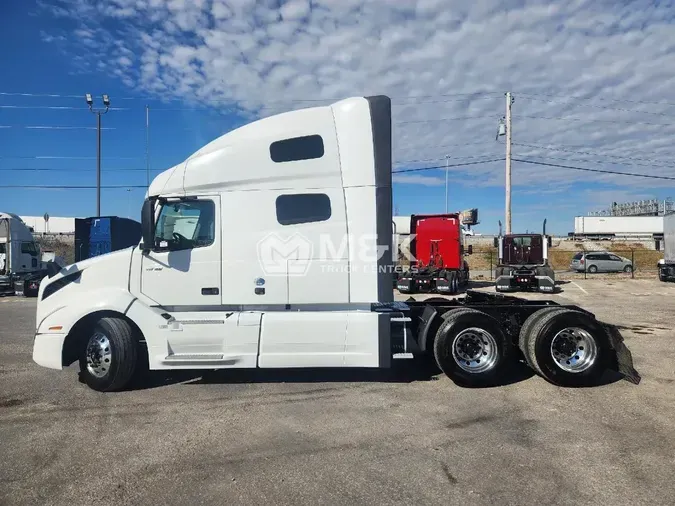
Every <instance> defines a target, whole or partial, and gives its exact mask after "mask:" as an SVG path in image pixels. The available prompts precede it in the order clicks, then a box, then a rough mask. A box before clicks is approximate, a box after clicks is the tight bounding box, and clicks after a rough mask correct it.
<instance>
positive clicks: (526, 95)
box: [518, 93, 671, 117]
mask: <svg viewBox="0 0 675 506" xmlns="http://www.w3.org/2000/svg"><path fill="white" fill-rule="evenodd" d="M518 96H519V97H522V98H525V99H527V100H536V101H539V102H548V103H553V104H555V103H556V101H558V100H566V99H565V98H557V99H551V98H538V97H537V96H530V95H528V94H527V93H518ZM568 100H573V99H568ZM571 105H576V104H571ZM583 106H584V107H594V108H595V109H608V110H610V111H621V112H632V113H638V114H653V115H654V116H668V117H670V116H671V115H670V114H666V113H663V112H651V111H638V110H636V109H624V108H620V107H609V106H606V105H595V104H583Z"/></svg>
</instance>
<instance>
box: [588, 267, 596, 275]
mask: <svg viewBox="0 0 675 506" xmlns="http://www.w3.org/2000/svg"><path fill="white" fill-rule="evenodd" d="M587 272H590V273H591V274H595V273H596V272H598V268H597V267H596V266H595V265H591V266H590V267H589V268H588V269H587Z"/></svg>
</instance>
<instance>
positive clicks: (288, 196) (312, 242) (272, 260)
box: [33, 96, 639, 391]
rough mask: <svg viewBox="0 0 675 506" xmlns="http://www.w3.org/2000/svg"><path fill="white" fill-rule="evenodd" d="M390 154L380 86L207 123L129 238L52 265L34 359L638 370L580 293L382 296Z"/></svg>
mask: <svg viewBox="0 0 675 506" xmlns="http://www.w3.org/2000/svg"><path fill="white" fill-rule="evenodd" d="M391 156H392V146H391V101H390V99H389V98H388V97H386V96H375V97H356V98H349V99H345V100H342V101H339V102H336V103H334V104H332V105H329V106H325V107H316V108H308V109H301V110H297V111H292V112H287V113H284V114H279V115H275V116H270V117H267V118H264V119H261V120H258V121H255V122H252V123H250V124H248V125H246V126H243V127H241V128H238V129H236V130H233V131H231V132H229V133H227V134H225V135H223V136H221V137H219V138H217V139H216V140H214V141H212V142H211V143H209V144H207V145H206V146H204V147H203V148H201V149H200V150H199V151H197V152H196V153H194V154H193V155H192V156H190V157H189V158H188V159H187V160H186V161H185V162H183V163H180V164H179V165H176V166H175V167H173V168H170V169H168V170H167V171H165V172H163V173H162V174H160V175H158V176H157V177H156V178H155V179H154V180H153V182H152V184H151V185H150V188H149V190H148V194H147V197H146V200H145V202H144V204H143V209H142V240H141V243H140V244H139V245H138V246H136V247H131V248H128V249H125V250H121V251H116V252H113V253H109V254H106V255H102V256H99V257H96V258H92V259H88V260H85V261H82V262H78V263H76V264H74V265H70V266H67V267H66V268H63V269H59V268H58V267H56V266H54V265H51V264H50V267H51V270H50V274H49V277H47V278H45V279H44V280H43V281H42V283H41V285H40V291H39V294H38V305H37V314H36V331H35V341H34V346H33V359H34V361H35V362H37V363H38V364H40V365H41V366H44V367H49V368H53V369H62V368H63V367H65V366H68V365H70V364H72V363H73V362H75V361H79V365H80V370H81V375H82V378H83V380H84V381H85V382H86V383H87V384H88V385H89V386H90V387H91V388H93V389H95V390H100V391H113V390H119V389H123V388H125V387H127V385H130V384H132V383H131V380H132V378H133V377H134V372H135V371H136V370H138V369H139V368H149V369H151V370H162V369H226V368H228V369H229V368H298V367H309V368H317V367H339V368H342V367H365V368H386V367H390V366H391V364H392V361H393V360H396V359H410V358H414V357H415V356H416V355H428V356H430V357H433V359H434V360H435V361H436V363H437V364H438V366H439V367H440V369H441V370H442V371H443V372H445V373H446V374H447V375H448V376H449V377H451V378H452V379H454V380H455V381H457V382H460V383H467V384H487V383H493V382H498V381H499V380H500V377H501V376H502V375H503V374H504V372H505V370H506V368H508V367H509V365H510V364H512V363H513V362H514V361H515V360H517V359H518V358H519V357H523V358H524V359H525V361H526V362H527V363H528V364H529V365H530V366H531V367H532V368H533V369H534V370H535V371H537V372H538V373H539V374H541V375H542V376H543V377H545V378H546V379H548V380H549V381H551V382H553V383H555V384H559V385H579V384H584V385H585V384H592V383H593V382H595V381H596V380H597V379H598V377H599V376H600V375H601V374H602V373H603V371H604V370H605V369H606V368H613V369H616V370H618V371H619V372H621V373H622V374H623V375H624V377H626V378H627V379H629V380H630V381H633V382H638V381H639V374H638V373H637V372H636V371H635V369H634V368H633V364H632V358H631V355H630V352H629V351H628V349H627V348H626V347H625V345H624V343H623V338H622V337H621V335H620V334H619V333H618V331H617V330H616V328H615V327H613V326H611V325H606V324H603V323H600V322H598V321H597V320H596V319H595V317H594V316H593V315H592V314H590V313H588V312H587V311H584V310H583V309H581V308H579V307H575V306H562V305H558V304H556V303H555V302H552V301H537V302H534V301H526V300H522V299H518V298H515V297H506V296H503V295H495V294H492V295H491V294H482V293H478V292H468V294H467V296H466V297H464V298H462V299H457V300H449V299H434V300H431V301H427V302H419V301H414V300H410V301H406V302H395V301H394V292H393V283H392V280H393V278H392V270H393V269H392V267H393V263H394V262H393V258H392V256H393V255H392V253H391V251H392V192H391V182H392V175H391V172H392V171H391V164H392V161H391ZM186 219H194V220H196V226H195V227H189V228H188V227H184V226H183V224H184V223H185V220H186ZM176 224H181V225H180V227H181V228H180V231H179V230H178V229H177V227H178V225H176ZM186 230H190V233H189V236H185V235H184V234H185V233H187V232H186ZM146 357H147V358H146ZM422 362H423V361H422Z"/></svg>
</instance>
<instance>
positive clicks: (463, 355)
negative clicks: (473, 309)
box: [452, 327, 499, 374]
mask: <svg viewBox="0 0 675 506" xmlns="http://www.w3.org/2000/svg"><path fill="white" fill-rule="evenodd" d="M498 357H499V351H498V350H497V341H495V338H494V337H493V336H492V334H490V333H489V332H488V331H486V330H485V329H481V328H478V327H471V328H468V329H465V330H462V331H461V332H460V333H459V334H457V335H456V336H455V339H454V340H453V341H452V358H453V359H454V360H455V363H457V365H458V366H459V367H460V368H462V369H463V370H465V371H467V372H470V373H474V374H478V373H482V372H485V371H488V370H490V369H492V368H493V367H494V366H495V364H496V363H497V358H498Z"/></svg>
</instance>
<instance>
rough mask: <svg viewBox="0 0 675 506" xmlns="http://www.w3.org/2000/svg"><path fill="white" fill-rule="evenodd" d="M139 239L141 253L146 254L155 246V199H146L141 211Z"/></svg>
mask: <svg viewBox="0 0 675 506" xmlns="http://www.w3.org/2000/svg"><path fill="white" fill-rule="evenodd" d="M141 237H142V238H143V251H144V252H148V251H150V250H152V249H153V247H154V245H155V199H146V200H145V202H143V209H141Z"/></svg>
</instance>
